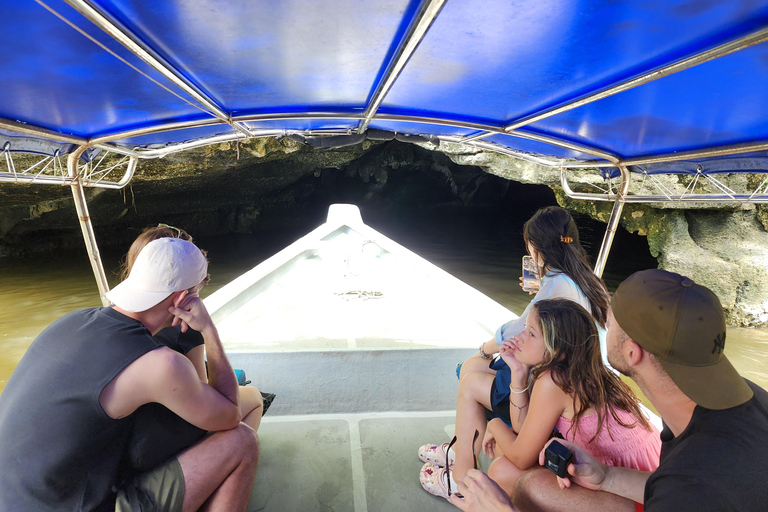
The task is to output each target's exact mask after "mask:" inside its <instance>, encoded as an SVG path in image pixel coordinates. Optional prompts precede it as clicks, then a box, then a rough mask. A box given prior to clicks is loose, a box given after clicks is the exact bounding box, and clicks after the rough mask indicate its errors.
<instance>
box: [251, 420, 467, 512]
mask: <svg viewBox="0 0 768 512" xmlns="http://www.w3.org/2000/svg"><path fill="white" fill-rule="evenodd" d="M453 421H454V412H453V411H431V412H423V413H418V412H403V413H397V412H385V413H359V414H333V415H306V416H272V417H270V416H267V417H265V418H264V420H263V422H262V424H261V427H260V428H259V439H260V441H261V455H260V459H259V468H258V471H257V473H256V480H255V483H254V487H253V492H252V494H251V501H250V503H249V506H248V512H256V511H267V512H293V511H301V512H310V511H319V512H326V511H336V512H344V511H350V512H387V511H393V512H394V511H404V512H410V511H444V510H445V511H448V510H457V509H456V508H455V507H453V506H452V505H451V504H450V503H448V502H447V501H445V500H443V499H441V498H436V497H434V496H432V495H431V494H428V493H427V492H425V491H424V490H423V489H422V488H421V485H420V484H419V469H421V466H422V464H423V463H422V462H421V461H420V460H419V458H418V456H417V450H418V448H419V446H421V445H422V444H425V443H428V442H442V441H446V440H449V439H450V436H452V431H453Z"/></svg>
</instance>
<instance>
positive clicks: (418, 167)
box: [0, 138, 768, 326]
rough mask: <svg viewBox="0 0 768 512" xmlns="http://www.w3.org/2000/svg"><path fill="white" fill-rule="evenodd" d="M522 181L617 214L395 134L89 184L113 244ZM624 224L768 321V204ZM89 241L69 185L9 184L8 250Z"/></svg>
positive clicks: (165, 162) (98, 226) (147, 166)
mask: <svg viewBox="0 0 768 512" xmlns="http://www.w3.org/2000/svg"><path fill="white" fill-rule="evenodd" d="M660 179H661V180H662V181H663V182H664V184H665V186H666V187H667V188H668V189H669V190H672V191H681V190H683V189H685V187H688V186H691V183H690V178H689V177H686V176H682V177H677V176H672V177H663V178H660ZM734 179H736V180H744V179H748V178H745V177H744V176H738V177H735V178H734ZM600 181H601V180H599V179H597V180H596V181H594V183H592V185H599V184H600V183H599V182H600ZM511 182H519V183H524V184H537V185H545V186H547V187H550V188H551V189H552V190H553V191H554V192H555V197H556V199H557V201H558V203H560V204H561V205H563V206H564V207H567V208H570V209H573V210H575V211H578V212H581V213H584V214H587V215H589V216H591V217H592V218H595V219H597V220H600V221H602V222H606V221H607V220H608V217H609V215H610V211H611V206H612V205H611V203H607V202H592V201H576V200H572V199H570V198H568V197H567V196H566V195H565V194H564V193H563V191H562V188H561V186H560V171H559V170H558V169H552V168H550V167H547V166H543V165H539V164H536V163H532V162H529V161H526V160H521V159H517V158H512V157H509V156H505V155H501V154H498V153H493V152H488V151H482V150H478V149H476V148H470V147H465V146H459V145H455V144H446V143H441V144H440V146H439V147H438V146H436V145H434V144H431V143H424V144H418V145H414V144H405V143H400V142H395V141H391V142H372V141H365V142H363V143H362V144H358V145H355V146H348V147H345V148H340V149H334V150H324V151H321V150H313V149H312V148H310V147H309V146H307V145H304V144H301V143H299V142H296V141H293V140H291V139H288V138H283V139H279V140H278V139H255V140H251V141H248V142H246V143H241V144H234V143H230V144H222V145H217V146H209V147H206V148H201V149H197V150H194V151H190V152H185V153H181V154H174V155H169V156H168V157H165V158H163V159H159V160H149V161H143V162H142V163H141V164H140V166H139V169H138V173H137V175H136V177H135V178H134V180H133V181H132V183H131V184H130V185H129V186H128V187H126V188H125V189H123V190H121V191H112V190H101V189H88V190H87V196H88V205H89V209H90V212H91V217H92V220H93V224H94V228H95V230H96V235H97V238H98V240H99V243H100V245H102V244H104V245H108V244H125V243H127V242H129V241H130V240H131V239H132V238H133V237H135V235H136V233H137V232H138V230H140V229H141V228H143V227H145V226H147V225H150V224H152V223H157V222H159V221H160V222H166V223H169V224H174V223H178V224H179V225H183V226H185V227H187V228H188V229H189V230H190V231H192V232H194V233H195V234H197V236H203V235H208V234H216V233H229V232H242V233H247V232H253V231H257V230H262V229H270V228H279V227H285V226H290V225H294V224H296V223H297V221H298V219H306V218H307V217H309V216H312V217H317V218H318V219H322V218H324V215H325V211H326V207H327V204H329V203H331V202H356V203H358V204H366V205H368V206H369V207H371V208H393V207H398V206H402V205H418V207H420V208H493V207H494V206H495V205H498V204H499V203H500V201H501V200H502V198H503V197H504V196H505V194H507V191H508V188H509V186H510V184H511ZM581 186H582V187H587V188H584V190H591V188H589V187H590V184H585V183H582V185H581ZM630 190H631V191H632V190H633V189H630ZM634 190H635V191H636V187H635V189H634ZM525 200H526V199H525V198H520V201H521V202H522V201H525ZM526 206H529V205H526ZM621 224H622V226H623V227H624V228H626V229H627V230H628V231H630V232H635V233H639V234H640V235H643V236H645V237H647V241H648V246H649V250H650V253H651V254H652V255H653V256H654V257H656V258H657V260H658V264H659V267H661V268H665V269H668V270H671V271H675V272H679V273H682V274H685V275H688V276H690V277H691V278H693V279H694V280H695V281H697V282H699V283H701V284H703V285H706V286H708V287H710V288H711V289H713V290H714V291H715V292H716V293H717V294H718V296H719V297H720V299H721V301H722V303H723V306H724V307H725V309H726V312H727V317H728V321H729V322H730V323H731V324H734V325H742V326H763V325H768V270H766V269H768V232H766V229H767V228H768V209H766V208H764V207H763V206H761V205H759V206H755V205H743V206H739V207H733V206H724V205H721V206H712V205H702V204H685V205H680V204H668V203H665V204H661V203H655V204H627V205H626V206H625V208H624V212H623V215H622V219H621ZM81 245H82V235H81V233H80V227H79V224H78V222H77V218H76V215H75V214H74V206H73V201H72V197H71V192H70V190H69V188H68V187H52V186H31V185H18V184H0V257H1V256H8V255H10V256H19V255H24V254H27V253H29V252H31V251H51V250H55V249H57V248H59V247H67V246H71V247H77V246H81ZM609 258H610V256H609Z"/></svg>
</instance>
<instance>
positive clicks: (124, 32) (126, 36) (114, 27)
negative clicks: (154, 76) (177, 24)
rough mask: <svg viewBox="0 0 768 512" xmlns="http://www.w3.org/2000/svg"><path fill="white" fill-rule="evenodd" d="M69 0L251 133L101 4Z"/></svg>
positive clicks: (205, 103) (218, 114)
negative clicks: (114, 17) (113, 17)
mask: <svg viewBox="0 0 768 512" xmlns="http://www.w3.org/2000/svg"><path fill="white" fill-rule="evenodd" d="M66 2H67V3H68V4H69V5H70V6H72V8H74V9H75V10H76V11H77V12H79V13H80V14H82V15H83V16H84V17H86V18H87V19H88V20H90V21H91V23H93V24H94V25H96V26H97V27H99V28H100V29H101V30H103V31H104V32H106V33H107V34H109V36H110V37H112V38H113V39H114V40H115V41H117V42H118V43H120V44H121V45H123V46H124V47H125V48H126V49H127V50H128V51H129V52H131V53H132V54H134V55H135V56H137V57H138V58H140V59H141V60H143V61H144V62H146V63H147V64H148V65H149V66H151V67H152V68H153V69H155V70H156V71H158V72H159V73H161V74H162V75H163V76H164V77H165V78H167V79H168V80H170V81H171V82H172V83H173V84H174V85H176V86H177V87H178V88H180V89H181V90H183V91H184V92H185V93H187V94H188V95H190V96H191V97H192V98H194V99H195V101H197V102H198V103H199V104H200V105H202V106H203V107H204V108H205V109H206V110H207V111H208V112H210V113H211V114H213V115H214V116H216V117H217V118H219V119H221V120H222V121H224V122H225V123H227V124H229V125H231V126H232V128H234V129H235V130H237V131H239V132H241V133H242V134H243V135H245V136H248V135H249V133H248V129H247V128H246V127H244V126H242V125H240V124H239V123H234V122H232V120H231V116H230V114H229V113H228V112H226V111H225V110H224V108H223V107H221V106H220V105H218V103H217V102H216V101H215V100H214V99H213V98H211V97H210V96H209V95H208V94H207V93H205V92H203V91H202V90H200V88H198V87H197V86H196V85H195V84H193V83H191V82H190V81H188V80H187V79H185V78H184V75H183V74H182V73H181V72H179V70H177V69H176V68H174V67H173V66H172V65H171V64H170V63H168V62H167V61H166V60H165V59H163V58H162V57H161V56H160V55H158V54H157V53H156V52H155V51H154V50H152V48H150V47H149V46H147V45H146V44H144V42H143V41H141V39H140V38H139V37H138V36H136V34H133V33H132V32H131V31H130V30H128V28H126V27H125V26H123V25H122V24H121V23H120V22H118V21H117V20H114V19H112V18H110V17H109V16H107V15H106V14H105V13H104V12H103V11H102V10H101V9H99V8H97V6H95V5H93V4H92V3H91V2H89V1H88V0H66Z"/></svg>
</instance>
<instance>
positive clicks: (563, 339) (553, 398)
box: [483, 299, 661, 494]
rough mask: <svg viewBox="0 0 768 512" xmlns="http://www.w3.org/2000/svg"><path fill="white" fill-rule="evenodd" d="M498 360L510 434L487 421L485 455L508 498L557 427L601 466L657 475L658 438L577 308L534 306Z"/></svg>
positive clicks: (565, 303) (560, 303)
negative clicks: (505, 384) (505, 371)
mask: <svg viewBox="0 0 768 512" xmlns="http://www.w3.org/2000/svg"><path fill="white" fill-rule="evenodd" d="M501 355H502V357H503V358H504V360H505V361H506V362H507V364H508V365H509V367H510V369H511V370H512V381H511V384H510V391H511V393H510V398H509V402H510V420H511V423H512V428H511V429H510V428H509V427H508V426H507V425H506V424H505V423H504V422H503V421H502V420H501V419H498V418H497V419H494V420H492V421H491V422H490V423H489V424H488V429H487V431H486V435H485V438H484V440H483V451H484V452H485V453H487V454H489V455H490V456H491V457H495V459H494V461H493V462H492V463H491V466H490V467H489V469H488V475H489V476H490V477H491V478H492V479H493V480H495V481H496V482H497V483H498V484H499V485H501V487H502V488H504V489H505V490H506V491H507V493H509V494H511V492H512V489H513V488H514V485H515V482H516V481H517V479H518V478H519V477H520V476H521V475H522V474H523V473H524V472H525V471H527V470H529V469H532V468H534V467H538V460H539V452H541V450H542V449H543V447H544V445H545V444H546V442H547V441H548V440H549V438H550V436H551V434H552V432H553V430H554V429H555V427H557V430H558V432H560V433H561V434H562V435H563V436H564V437H565V438H566V439H568V440H570V441H574V442H575V443H577V444H579V445H580V446H581V447H583V448H584V449H586V450H587V451H588V452H589V453H590V454H591V455H592V456H593V457H595V458H596V459H598V460H599V461H600V462H603V463H605V464H609V465H612V466H623V467H629V468H633V469H639V470H644V471H652V470H654V469H656V467H657V466H658V464H659V452H660V449H661V439H660V437H659V432H658V430H657V429H656V428H654V427H652V426H651V425H650V424H649V422H648V420H647V418H646V417H645V415H644V414H643V412H642V411H641V409H640V405H639V401H638V399H637V397H636V396H635V394H634V393H633V392H632V390H631V388H629V386H627V384H626V383H624V382H623V381H622V380H621V379H620V378H619V376H618V375H616V374H615V373H614V372H613V371H611V370H610V369H608V367H606V366H605V365H604V364H603V360H602V356H601V354H600V341H599V337H598V333H597V329H596V327H595V322H594V320H593V319H592V317H591V316H590V314H589V313H588V312H587V311H586V310H585V309H584V308H583V307H582V306H581V305H579V304H577V303H576V302H573V301H570V300H567V299H547V300H542V301H539V302H537V303H536V304H535V305H534V307H533V308H532V310H531V311H530V313H529V315H528V318H527V319H526V323H525V330H524V331H523V332H522V333H520V334H519V335H517V336H514V337H513V338H512V339H511V340H505V341H504V342H503V344H502V346H501Z"/></svg>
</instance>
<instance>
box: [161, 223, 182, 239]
mask: <svg viewBox="0 0 768 512" xmlns="http://www.w3.org/2000/svg"><path fill="white" fill-rule="evenodd" d="M157 227H159V228H167V229H170V230H171V231H175V232H176V238H181V230H180V229H179V228H177V227H175V226H171V225H170V224H163V223H160V224H158V225H157Z"/></svg>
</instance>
